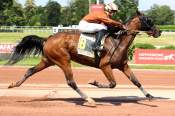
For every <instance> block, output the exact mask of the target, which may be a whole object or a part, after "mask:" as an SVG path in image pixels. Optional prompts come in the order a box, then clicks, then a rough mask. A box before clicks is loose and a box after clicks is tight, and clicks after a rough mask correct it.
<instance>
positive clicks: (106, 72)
mask: <svg viewBox="0 0 175 116" xmlns="http://www.w3.org/2000/svg"><path fill="white" fill-rule="evenodd" d="M100 68H101V70H102V71H103V73H104V75H105V76H106V78H107V79H108V81H109V82H110V83H109V84H108V85H107V84H101V83H99V82H97V81H94V82H92V83H89V84H91V85H94V86H97V87H99V88H114V87H115V86H116V81H115V78H114V75H113V72H112V68H111V65H110V64H108V65H105V66H102V67H100Z"/></svg>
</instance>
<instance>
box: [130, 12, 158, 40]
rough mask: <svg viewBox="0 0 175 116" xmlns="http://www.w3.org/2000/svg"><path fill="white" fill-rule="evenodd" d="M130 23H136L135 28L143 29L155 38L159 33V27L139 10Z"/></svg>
mask: <svg viewBox="0 0 175 116" xmlns="http://www.w3.org/2000/svg"><path fill="white" fill-rule="evenodd" d="M131 23H133V24H135V25H137V26H135V27H136V28H137V30H140V31H145V32H146V33H147V34H148V35H150V36H153V37H155V38H157V37H159V36H160V35H161V31H160V29H159V28H158V27H157V26H156V25H155V24H154V23H153V21H152V19H151V18H149V17H148V16H145V15H143V14H142V13H140V12H139V11H137V16H136V17H135V18H133V20H132V21H131ZM132 26H133V25H132Z"/></svg>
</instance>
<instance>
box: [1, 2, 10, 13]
mask: <svg viewBox="0 0 175 116" xmlns="http://www.w3.org/2000/svg"><path fill="white" fill-rule="evenodd" d="M12 5H13V0H0V11H3V10H5V9H6V8H9V7H11V6H12Z"/></svg>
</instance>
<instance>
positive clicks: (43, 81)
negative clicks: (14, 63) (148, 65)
mask: <svg viewBox="0 0 175 116" xmlns="http://www.w3.org/2000/svg"><path fill="white" fill-rule="evenodd" d="M25 71H26V68H23V67H18V68H17V67H6V68H4V67H1V68H0V91H1V92H0V116H29V115H32V116H35V115H37V116H48V115H49V116H52V115H53V116H55V115H58V116H70V115H72V116H75V115H76V116H82V115H84V116H99V115H101V116H106V115H108V116H114V115H116V116H163V115H166V116H174V115H175V110H174V108H175V71H164V70H161V71H160V70H158V71H157V70H134V73H135V75H136V76H137V77H138V79H139V80H140V82H141V83H142V85H143V86H144V87H145V88H146V90H147V91H149V92H150V93H151V94H153V95H154V96H156V98H157V99H156V100H153V101H151V102H150V101H148V100H146V99H145V97H144V96H143V95H142V93H141V92H140V91H139V90H138V89H137V88H136V87H134V86H133V85H132V83H131V82H130V81H129V80H128V79H127V78H126V77H125V76H124V75H123V74H122V73H120V72H119V71H117V70H115V71H114V74H115V77H116V81H117V83H118V86H117V87H116V88H115V89H97V88H95V87H92V86H89V85H87V83H88V81H89V80H97V81H100V82H104V83H107V81H106V79H105V77H104V76H103V74H102V72H101V71H99V70H96V69H93V68H86V69H74V70H73V72H74V76H75V80H76V81H77V84H78V85H79V86H80V88H81V89H82V90H83V91H84V92H85V93H87V94H88V95H89V96H91V97H93V98H94V99H95V100H96V102H97V107H96V108H91V107H87V106H83V105H82V104H83V100H82V99H80V97H79V96H78V95H77V94H76V93H75V92H74V91H73V90H72V89H70V88H69V87H68V86H67V85H66V82H65V79H64V75H63V73H62V71H61V70H60V69H59V68H54V67H52V68H49V69H46V70H44V71H42V72H40V73H37V74H36V75H34V76H32V77H31V78H30V79H29V80H28V81H27V82H26V83H24V84H23V85H22V86H21V87H19V88H14V89H10V90H8V89H7V87H8V84H10V83H11V82H15V81H17V80H18V79H20V78H21V77H22V76H23V74H24V72H25ZM16 73H17V74H16ZM46 95H48V96H47V97H46Z"/></svg>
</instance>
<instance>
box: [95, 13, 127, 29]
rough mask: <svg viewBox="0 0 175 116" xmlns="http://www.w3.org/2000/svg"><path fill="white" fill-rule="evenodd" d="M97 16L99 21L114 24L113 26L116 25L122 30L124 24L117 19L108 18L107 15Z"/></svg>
mask: <svg viewBox="0 0 175 116" xmlns="http://www.w3.org/2000/svg"><path fill="white" fill-rule="evenodd" d="M98 18H99V20H100V21H101V22H103V23H104V24H106V25H111V26H114V27H118V28H120V29H122V30H123V29H124V25H123V24H122V23H121V22H119V21H115V20H113V19H110V18H108V17H107V16H100V17H98Z"/></svg>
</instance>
